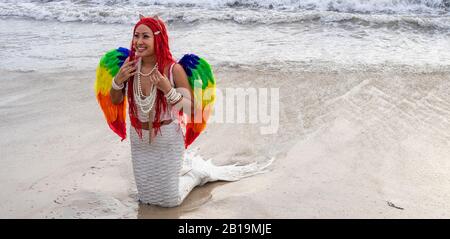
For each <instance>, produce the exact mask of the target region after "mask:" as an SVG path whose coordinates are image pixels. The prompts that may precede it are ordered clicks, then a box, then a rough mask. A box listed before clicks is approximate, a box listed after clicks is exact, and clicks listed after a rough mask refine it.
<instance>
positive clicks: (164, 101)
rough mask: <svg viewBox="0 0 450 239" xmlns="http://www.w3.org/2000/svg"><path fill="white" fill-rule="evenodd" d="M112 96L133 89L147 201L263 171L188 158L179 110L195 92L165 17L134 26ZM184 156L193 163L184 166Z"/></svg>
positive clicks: (179, 196)
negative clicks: (173, 48) (175, 50)
mask: <svg viewBox="0 0 450 239" xmlns="http://www.w3.org/2000/svg"><path fill="white" fill-rule="evenodd" d="M110 95H111V101H112V103H113V104H119V103H121V102H122V101H123V99H124V96H125V95H127V99H128V103H129V117H130V121H131V125H132V126H133V127H134V128H135V130H131V132H130V142H131V157H132V163H133V171H134V176H135V180H136V186H137V189H138V198H139V201H140V202H142V203H147V204H153V205H159V206H163V207H173V206H177V205H180V204H181V203H182V202H183V200H184V199H185V197H186V196H187V195H188V194H189V192H190V191H191V190H192V189H193V188H194V187H195V186H197V185H202V184H204V183H206V182H209V181H215V180H225V181H235V180H238V179H240V178H243V177H246V176H250V175H253V174H255V173H258V172H261V171H260V170H258V169H257V168H256V165H255V164H251V165H247V166H234V165H233V166H221V167H218V166H214V165H212V164H211V163H210V161H207V162H205V161H203V159H201V158H199V157H193V158H190V159H188V158H184V138H183V133H182V130H181V129H180V123H179V121H178V116H179V112H180V110H182V109H184V111H186V109H191V107H192V105H193V102H192V99H193V96H192V95H193V93H192V90H191V88H190V86H189V83H188V80H187V75H186V72H185V71H184V69H183V67H182V66H181V65H179V64H177V63H176V62H175V60H174V59H173V57H172V54H171V53H170V48H169V40H168V35H167V30H166V27H165V25H164V23H163V21H162V20H161V19H159V18H157V17H154V18H152V17H142V16H141V19H140V20H139V22H138V23H137V24H136V25H135V27H134V30H133V40H132V44H131V52H130V57H129V58H128V59H127V60H126V61H125V63H124V64H123V65H122V67H121V68H120V70H119V73H118V74H117V75H116V76H115V78H113V82H112V88H111V90H110ZM183 160H190V167H187V168H183V167H182V166H183V163H184V165H186V163H185V162H183Z"/></svg>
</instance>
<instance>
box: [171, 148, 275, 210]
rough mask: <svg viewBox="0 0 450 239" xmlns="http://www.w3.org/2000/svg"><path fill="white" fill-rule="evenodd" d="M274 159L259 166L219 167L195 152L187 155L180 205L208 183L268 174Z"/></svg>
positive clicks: (182, 177) (183, 169) (181, 185)
mask: <svg viewBox="0 0 450 239" xmlns="http://www.w3.org/2000/svg"><path fill="white" fill-rule="evenodd" d="M273 161H274V158H272V159H271V160H269V161H268V162H266V163H264V164H262V165H259V164H257V162H254V163H251V164H247V165H237V164H232V165H224V166H218V165H215V164H213V163H212V160H211V159H209V160H206V161H205V160H204V159H203V158H202V157H200V156H199V155H195V152H194V153H192V152H189V153H186V156H185V159H184V164H183V168H182V170H181V174H182V175H181V177H180V183H179V190H180V197H179V199H180V203H181V202H182V201H183V200H184V199H185V198H186V197H187V195H189V193H190V192H191V191H192V189H193V188H194V187H196V186H202V185H204V184H206V183H208V182H215V181H228V182H232V181H238V180H240V179H242V178H246V177H250V176H253V175H257V174H262V173H265V172H267V171H268V170H267V167H269V166H270V165H271V164H272V162H273Z"/></svg>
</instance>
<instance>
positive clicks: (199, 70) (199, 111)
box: [178, 54, 216, 148]
mask: <svg viewBox="0 0 450 239" xmlns="http://www.w3.org/2000/svg"><path fill="white" fill-rule="evenodd" d="M178 63H179V64H180V65H182V66H183V68H184V70H185V71H186V74H187V76H188V81H189V85H190V86H191V88H192V90H193V92H194V114H193V115H191V116H190V120H189V121H188V122H187V124H186V133H185V140H184V141H185V142H184V143H185V147H186V148H187V147H188V146H189V145H190V144H192V142H194V140H195V139H196V138H197V137H198V136H199V135H200V133H201V132H202V131H203V130H204V129H205V127H206V123H207V122H208V119H209V117H210V116H211V113H212V110H213V107H214V101H215V98H216V81H215V79H214V74H213V72H212V70H211V66H210V65H209V64H208V62H206V61H205V60H204V59H203V58H200V57H198V56H196V55H194V54H186V55H184V56H183V57H182V58H181V59H180V61H179V62H178Z"/></svg>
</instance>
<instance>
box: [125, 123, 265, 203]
mask: <svg viewBox="0 0 450 239" xmlns="http://www.w3.org/2000/svg"><path fill="white" fill-rule="evenodd" d="M130 131H131V132H130V141H131V158H132V164H133V172H134V177H135V181H136V186H137V190H138V199H139V201H140V202H142V203H147V204H153V205H159V206H162V207H174V206H178V205H180V204H181V203H182V202H183V200H184V199H185V198H186V196H187V195H188V194H189V193H190V192H191V190H192V189H193V188H194V187H196V186H198V185H203V184H205V183H207V182H212V181H217V180H223V181H236V180H239V179H241V178H244V177H248V176H251V175H255V174H259V173H263V172H265V171H264V169H265V168H266V167H267V166H269V165H270V164H271V162H272V160H271V161H270V162H268V163H267V164H266V165H264V166H262V167H260V166H258V165H257V164H256V163H253V164H249V165H244V166H236V165H227V166H216V165H214V164H212V162H211V160H208V161H204V160H203V159H202V158H201V157H199V156H195V155H194V154H193V153H191V152H189V153H187V154H185V150H184V139H183V135H182V132H181V129H180V127H179V124H178V123H176V122H172V123H171V124H168V125H164V126H162V127H161V135H160V134H158V135H157V136H156V138H155V140H154V141H153V142H152V144H149V143H148V136H149V134H148V131H147V130H143V132H142V136H143V139H142V140H141V139H140V138H139V136H138V135H137V133H136V132H135V130H134V129H133V128H132V129H131V130H130Z"/></svg>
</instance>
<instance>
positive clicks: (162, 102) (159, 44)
mask: <svg viewBox="0 0 450 239" xmlns="http://www.w3.org/2000/svg"><path fill="white" fill-rule="evenodd" d="M142 24H144V25H146V26H147V27H149V28H150V29H151V30H152V32H153V36H154V43H153V44H154V50H155V56H156V62H157V63H158V71H159V72H160V73H161V74H162V75H164V69H165V68H166V66H167V65H170V64H172V63H173V62H175V59H173V57H172V53H170V48H169V37H168V35H167V29H166V26H165V25H164V22H163V21H162V20H161V19H159V18H157V19H155V18H151V17H146V18H141V19H140V20H139V21H138V22H137V23H136V25H135V26H134V29H133V36H134V33H135V32H136V28H137V27H138V26H140V25H142ZM156 32H159V33H157V34H155V33H156ZM135 54H136V53H135V50H134V46H133V40H132V41H131V52H130V60H134V59H135V57H136V56H135ZM133 80H134V77H130V79H129V80H128V82H129V84H128V92H127V98H128V104H129V110H128V114H129V115H130V121H131V125H132V126H133V127H134V128H135V129H136V132H137V134H138V135H139V137H141V138H142V122H141V121H139V119H138V117H137V107H136V104H135V100H134V95H133ZM154 107H155V110H156V112H155V120H154V121H153V129H154V131H155V135H156V134H157V133H158V131H160V132H161V129H160V128H161V113H162V111H166V110H168V109H167V101H166V98H165V97H164V93H163V92H162V91H160V90H159V89H158V90H157V96H156V102H155V106H154ZM150 120H151V119H150Z"/></svg>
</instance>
